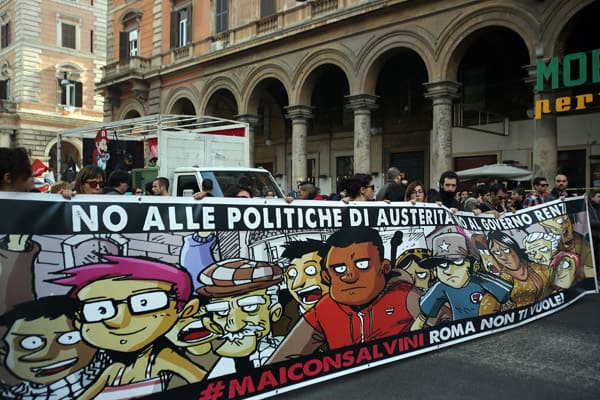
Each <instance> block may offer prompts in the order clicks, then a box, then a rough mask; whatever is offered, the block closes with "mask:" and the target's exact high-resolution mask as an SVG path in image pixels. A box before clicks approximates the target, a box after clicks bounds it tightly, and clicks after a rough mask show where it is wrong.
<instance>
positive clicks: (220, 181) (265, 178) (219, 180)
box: [202, 171, 284, 198]
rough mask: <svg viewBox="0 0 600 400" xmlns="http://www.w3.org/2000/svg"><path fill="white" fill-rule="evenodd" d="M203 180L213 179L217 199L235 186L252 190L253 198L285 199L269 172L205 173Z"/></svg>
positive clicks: (203, 173) (214, 193)
mask: <svg viewBox="0 0 600 400" xmlns="http://www.w3.org/2000/svg"><path fill="white" fill-rule="evenodd" d="M202 178H203V179H206V178H208V179H212V181H213V185H214V188H213V195H215V196H217V197H222V196H223V193H226V192H227V189H228V188H229V187H231V186H234V185H240V186H243V187H246V188H249V189H251V190H252V196H253V197H278V198H283V197H284V195H283V192H282V191H281V189H280V188H279V186H278V185H277V183H276V182H274V181H273V178H271V175H270V174H268V173H267V172H264V173H263V172H256V171H243V172H235V171H210V172H209V171H203V172H202Z"/></svg>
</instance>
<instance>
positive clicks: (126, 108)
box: [118, 99, 145, 121]
mask: <svg viewBox="0 0 600 400" xmlns="http://www.w3.org/2000/svg"><path fill="white" fill-rule="evenodd" d="M133 112H136V113H137V114H138V116H139V117H141V116H143V115H144V114H145V113H144V105H143V104H142V102H140V101H139V100H137V99H129V100H127V101H126V102H125V103H124V104H123V106H122V107H121V108H120V110H119V118H118V120H119V121H122V120H124V119H129V118H132V117H130V115H131V114H132V113H133ZM133 118H135V117H133Z"/></svg>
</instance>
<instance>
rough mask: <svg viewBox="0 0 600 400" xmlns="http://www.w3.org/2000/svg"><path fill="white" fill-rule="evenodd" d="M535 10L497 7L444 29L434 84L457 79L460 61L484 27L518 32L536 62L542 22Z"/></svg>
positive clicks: (437, 55) (484, 9)
mask: <svg viewBox="0 0 600 400" xmlns="http://www.w3.org/2000/svg"><path fill="white" fill-rule="evenodd" d="M534 15H535V12H534V10H531V9H527V8H525V7H522V8H517V7H512V6H508V5H506V6H493V7H487V8H482V9H479V10H475V11H473V12H471V13H467V14H464V15H461V16H460V18H457V19H455V20H453V21H452V22H451V23H450V24H448V26H447V27H446V28H445V29H444V31H443V32H442V34H441V35H440V39H439V41H438V43H437V46H436V53H435V55H434V56H435V60H436V61H437V62H436V63H435V65H438V66H439V68H438V69H436V70H435V71H433V76H432V81H437V80H451V81H456V80H457V71H458V65H459V64H460V61H461V59H462V57H463V55H464V54H465V52H466V51H467V49H468V48H469V45H470V44H471V43H472V41H473V40H475V39H476V38H475V35H473V34H474V33H476V32H477V31H480V30H482V29H484V28H491V27H502V28H507V29H509V30H511V31H513V32H515V33H516V34H517V35H518V36H519V37H520V38H521V40H522V41H523V43H524V45H525V46H526V47H527V49H528V52H529V55H530V60H534V59H535V44H536V43H538V41H539V39H538V34H537V32H536V27H537V26H539V24H540V21H539V20H538V19H537V18H536V17H535V16H534Z"/></svg>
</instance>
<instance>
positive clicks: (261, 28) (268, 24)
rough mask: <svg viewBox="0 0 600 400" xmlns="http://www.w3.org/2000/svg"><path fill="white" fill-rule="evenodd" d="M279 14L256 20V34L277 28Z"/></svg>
mask: <svg viewBox="0 0 600 400" xmlns="http://www.w3.org/2000/svg"><path fill="white" fill-rule="evenodd" d="M277 25H278V24H277V14H274V15H271V16H268V17H265V18H262V19H261V20H259V21H258V22H256V34H257V35H260V34H262V33H267V32H271V31H274V30H275V29H277Z"/></svg>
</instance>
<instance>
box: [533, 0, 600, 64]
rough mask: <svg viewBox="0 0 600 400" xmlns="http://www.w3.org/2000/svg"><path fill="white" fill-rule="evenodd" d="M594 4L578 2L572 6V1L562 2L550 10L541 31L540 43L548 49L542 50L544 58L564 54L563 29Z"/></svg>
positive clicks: (584, 0) (586, 0)
mask: <svg viewBox="0 0 600 400" xmlns="http://www.w3.org/2000/svg"><path fill="white" fill-rule="evenodd" d="M596 2H597V0H580V1H578V2H577V4H574V3H573V2H572V1H569V0H563V1H561V2H559V3H558V4H557V5H556V6H555V7H553V8H552V9H551V10H550V12H549V15H548V17H547V18H546V19H545V20H544V24H543V26H542V29H541V31H542V35H541V36H542V43H543V44H544V46H547V47H548V48H547V49H544V57H551V56H557V55H562V54H563V53H564V47H563V45H564V42H565V40H566V38H565V37H564V35H565V27H567V26H568V25H569V23H570V22H571V20H572V19H573V18H574V17H575V16H576V15H577V14H578V13H579V12H581V10H583V9H584V8H586V7H587V6H589V5H591V4H593V3H596Z"/></svg>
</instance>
